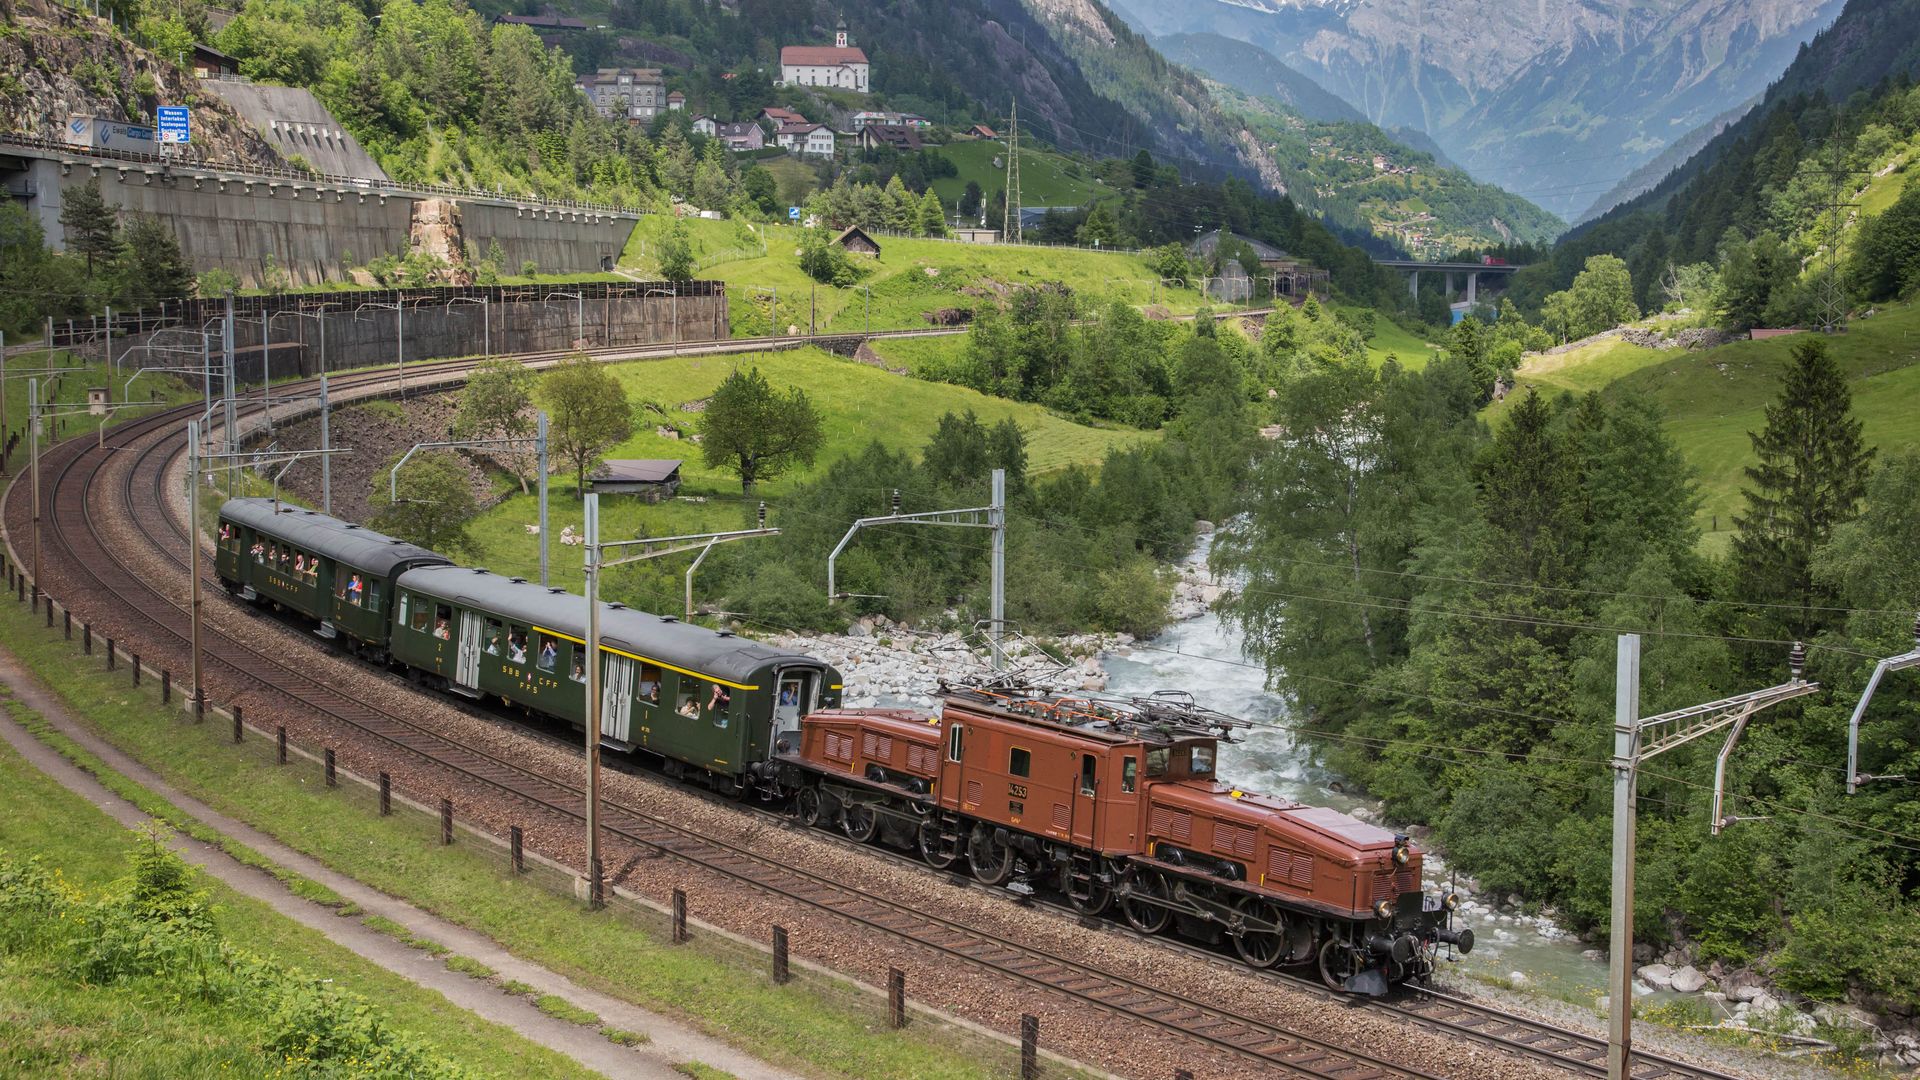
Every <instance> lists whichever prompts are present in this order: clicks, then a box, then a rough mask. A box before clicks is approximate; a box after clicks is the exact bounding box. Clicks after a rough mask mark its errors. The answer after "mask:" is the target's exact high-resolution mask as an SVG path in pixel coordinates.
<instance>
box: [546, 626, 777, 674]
mask: <svg viewBox="0 0 1920 1080" xmlns="http://www.w3.org/2000/svg"><path fill="white" fill-rule="evenodd" d="M534 630H535V631H537V632H539V633H542V634H551V635H553V636H554V637H557V638H560V639H561V640H563V641H571V642H573V643H574V644H575V645H585V644H586V642H585V641H584V640H582V639H580V638H577V637H574V636H573V635H572V634H563V633H561V632H560V631H558V630H552V629H549V628H547V627H545V626H540V625H537V624H536V625H535V626H534ZM600 651H601V652H610V653H612V654H613V655H615V656H624V657H626V658H627V659H629V660H638V661H640V662H641V663H643V664H652V665H653V666H654V667H663V668H666V669H667V670H668V671H677V672H679V673H680V674H682V675H691V676H693V677H694V678H696V679H705V680H707V681H708V682H715V683H719V684H720V685H721V686H731V687H733V688H734V689H735V690H758V689H760V688H759V687H758V686H748V685H747V684H745V683H737V682H734V681H732V680H731V679H722V678H720V677H719V676H717V675H708V674H706V673H704V672H699V671H691V670H688V669H687V668H683V667H675V666H674V665H672V664H669V663H667V662H666V661H664V660H655V659H654V658H652V657H650V656H638V655H635V654H634V653H630V652H626V651H625V650H622V649H616V648H614V647H613V646H611V645H608V644H606V643H605V642H602V643H601V645H600Z"/></svg>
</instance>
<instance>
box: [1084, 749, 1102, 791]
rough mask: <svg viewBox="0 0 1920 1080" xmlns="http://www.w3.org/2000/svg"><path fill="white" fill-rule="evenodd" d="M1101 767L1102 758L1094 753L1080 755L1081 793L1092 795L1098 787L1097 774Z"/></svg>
mask: <svg viewBox="0 0 1920 1080" xmlns="http://www.w3.org/2000/svg"><path fill="white" fill-rule="evenodd" d="M1099 768H1100V759H1099V758H1097V757H1094V756H1093V755H1092V754H1082V755H1081V756H1080V794H1082V795H1091V794H1093V793H1094V789H1095V787H1096V784H1095V774H1096V772H1097V771H1098V770H1099Z"/></svg>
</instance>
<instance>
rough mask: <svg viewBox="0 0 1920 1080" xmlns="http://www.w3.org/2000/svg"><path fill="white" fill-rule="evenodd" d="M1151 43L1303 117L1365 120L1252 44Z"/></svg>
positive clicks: (1212, 39) (1209, 39)
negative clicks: (1270, 99)
mask: <svg viewBox="0 0 1920 1080" xmlns="http://www.w3.org/2000/svg"><path fill="white" fill-rule="evenodd" d="M1153 44H1154V46H1155V47H1156V48H1158V49H1159V50H1160V52H1161V53H1162V54H1164V55H1165V56H1166V58H1167V59H1169V60H1171V61H1173V62H1174V63H1176V64H1185V65H1186V66H1188V67H1190V68H1193V69H1195V70H1198V71H1204V72H1206V73H1207V74H1208V75H1211V76H1213V77H1214V78H1216V79H1218V80H1220V81H1221V82H1223V83H1226V84H1227V85H1228V86H1231V87H1233V88H1234V89H1236V90H1239V91H1242V92H1244V93H1248V94H1252V95H1254V96H1255V97H1266V98H1272V99H1273V100H1274V101H1277V102H1279V103H1280V104H1282V105H1285V106H1286V107H1288V108H1290V109H1292V110H1293V111H1294V112H1297V113H1299V114H1300V115H1301V116H1304V117H1306V118H1307V119H1309V120H1330V121H1341V120H1350V121H1355V122H1361V121H1365V120H1366V117H1364V116H1362V115H1360V110H1358V109H1356V108H1354V107H1353V106H1351V105H1349V104H1347V103H1346V102H1345V101H1342V100H1341V99H1339V98H1338V97H1335V96H1334V95H1332V94H1330V93H1328V92H1327V91H1326V90H1325V89H1324V88H1322V87H1321V85H1320V84H1319V83H1316V82H1314V81H1313V80H1312V79H1309V78H1307V77H1306V76H1305V75H1302V74H1300V73H1299V72H1297V71H1295V70H1293V69H1292V68H1290V67H1288V66H1287V65H1285V64H1283V63H1281V62H1280V61H1279V60H1278V59H1276V58H1275V57H1274V55H1273V54H1272V53H1270V52H1268V51H1267V50H1265V49H1263V48H1261V47H1259V46H1258V45H1249V44H1247V43H1246V42H1244V41H1235V40H1234V39H1233V38H1229V37H1221V36H1220V35H1219V34H1168V35H1166V36H1164V37H1156V38H1154V39H1153ZM1396 134H1397V133H1396Z"/></svg>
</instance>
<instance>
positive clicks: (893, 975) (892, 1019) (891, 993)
mask: <svg viewBox="0 0 1920 1080" xmlns="http://www.w3.org/2000/svg"><path fill="white" fill-rule="evenodd" d="M887 1022H888V1023H889V1024H892V1025H893V1029H894V1030H895V1031H898V1030H900V1029H901V1028H903V1027H906V1026H907V973H906V972H904V971H901V970H900V969H899V968H888V969H887Z"/></svg>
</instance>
